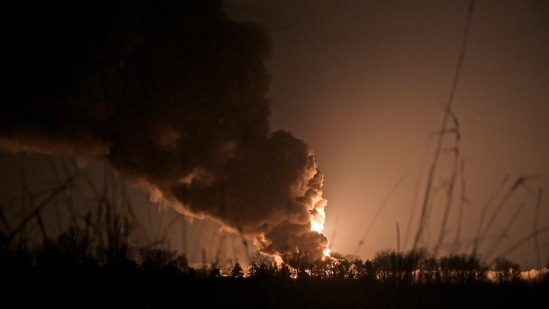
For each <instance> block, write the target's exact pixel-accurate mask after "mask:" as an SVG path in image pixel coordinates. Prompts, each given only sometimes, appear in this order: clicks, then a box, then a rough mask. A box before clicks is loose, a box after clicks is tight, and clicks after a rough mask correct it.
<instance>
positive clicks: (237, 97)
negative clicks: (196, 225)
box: [0, 1, 327, 257]
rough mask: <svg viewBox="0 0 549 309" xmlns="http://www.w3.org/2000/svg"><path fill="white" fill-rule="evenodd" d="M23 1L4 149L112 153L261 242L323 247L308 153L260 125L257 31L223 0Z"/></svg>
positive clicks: (9, 65)
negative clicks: (162, 0) (228, 11)
mask: <svg viewBox="0 0 549 309" xmlns="http://www.w3.org/2000/svg"><path fill="white" fill-rule="evenodd" d="M30 3H31V4H30V5H29V4H28V3H26V2H25V3H16V4H15V7H14V8H12V9H10V10H7V9H6V10H4V11H5V12H4V15H6V16H4V18H3V20H2V30H1V31H2V37H3V39H4V42H5V43H4V44H3V45H4V49H5V50H4V55H5V56H4V57H3V58H2V60H1V61H2V68H3V74H4V75H5V78H4V80H7V82H5V84H4V87H5V89H4V90H3V91H2V94H1V96H2V107H1V108H2V112H1V113H0V146H2V147H3V148H4V149H7V150H9V151H14V152H19V151H32V152H40V153H46V154H64V155H72V156H74V157H75V158H77V159H78V160H80V161H83V162H85V161H88V160H96V159H107V160H108V161H109V162H110V163H111V165H112V167H113V168H114V169H115V170H117V171H118V172H119V173H120V174H121V175H123V176H125V177H127V178H128V179H131V180H133V181H135V182H137V183H140V184H141V185H143V187H144V188H146V189H148V190H150V192H151V193H155V194H156V195H157V196H156V197H157V198H161V199H164V200H168V201H170V202H171V204H172V205H173V207H174V208H176V209H177V210H178V211H180V212H181V213H183V214H186V215H191V216H194V217H201V218H202V217H209V218H212V219H214V220H217V221H218V222H221V223H222V224H224V225H225V226H226V227H227V228H230V229H233V230H235V231H239V232H241V233H243V234H244V235H246V236H248V237H251V238H253V239H254V240H255V241H256V244H257V245H258V247H259V248H260V249H261V250H262V251H264V252H267V253H278V254H282V253H285V252H287V251H295V250H300V251H303V252H307V251H308V252H309V253H310V254H311V255H312V256H313V257H321V256H322V255H323V254H324V253H325V252H326V250H327V239H326V237H324V235H322V234H321V233H320V232H321V228H322V226H323V224H324V217H325V214H324V207H325V206H326V200H325V199H323V198H322V180H323V177H322V174H321V173H320V172H319V170H318V166H317V163H316V161H315V157H314V154H313V152H312V150H311V149H310V148H309V147H308V146H307V145H306V144H305V143H304V142H302V141H301V140H299V139H297V138H295V137H294V136H292V134H291V133H289V132H285V131H275V132H271V129H270V127H269V122H268V117H269V114H270V110H269V102H268V100H267V98H266V92H267V90H268V86H269V81H270V76H269V74H268V72H267V71H266V68H265V65H264V61H265V60H266V59H267V58H268V56H269V53H270V41H269V38H268V36H267V34H266V33H265V31H264V30H263V28H262V27H260V26H259V25H256V24H253V23H243V22H236V21H233V20H231V19H229V18H227V17H226V16H225V15H224V13H223V6H222V2H221V1H174V2H169V4H164V5H162V6H160V5H158V4H156V3H155V2H154V1H137V2H135V3H129V2H128V3H126V2H124V1H122V2H116V3H111V2H110V1H107V2H105V3H103V2H101V3H97V2H96V1H65V2H63V1H59V2H57V1H56V2H53V3H50V2H46V1H35V3H34V2H33V1H31V2H30ZM311 222H313V223H311ZM311 224H312V226H311Z"/></svg>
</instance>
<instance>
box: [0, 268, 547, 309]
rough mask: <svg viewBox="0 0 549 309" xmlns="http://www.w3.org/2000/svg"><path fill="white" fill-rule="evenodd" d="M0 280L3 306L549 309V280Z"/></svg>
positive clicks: (90, 275)
mask: <svg viewBox="0 0 549 309" xmlns="http://www.w3.org/2000/svg"><path fill="white" fill-rule="evenodd" d="M2 281H3V282H2V283H3V286H4V288H2V293H1V298H2V303H3V304H4V305H6V304H11V305H10V306H9V307H11V308H30V307H31V306H32V307H34V306H39V307H41V308H43V307H45V306H48V307H49V306H52V307H54V308H198V307H200V308H202V307H208V308H210V307H217V308H233V307H234V308H237V307H238V308H249V307H255V308H549V284H547V283H543V284H541V283H540V284H525V283H517V284H505V285H496V284H491V283H478V282H477V283H470V284H429V285H402V284H389V283H379V282H366V281H360V280H342V279H340V280H335V279H333V280H328V279H324V280H321V279H315V280H312V279H310V280H293V279H277V278H264V279H260V278H240V279H233V278H190V277H181V276H171V275H166V274H162V275H159V274H155V273H150V272H135V271H133V272H121V271H117V272H107V271H105V270H99V271H98V270H94V271H93V272H90V271H87V272H86V271H77V272H60V273H54V272H51V270H50V271H48V272H42V273H41V272H32V273H11V274H7V275H6V274H3V275H2ZM2 307H4V306H2ZM4 308H7V307H4Z"/></svg>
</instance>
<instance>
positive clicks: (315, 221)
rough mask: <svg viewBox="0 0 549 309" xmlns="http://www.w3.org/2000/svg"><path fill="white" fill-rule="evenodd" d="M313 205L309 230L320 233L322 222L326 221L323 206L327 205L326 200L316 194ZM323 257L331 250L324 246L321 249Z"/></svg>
mask: <svg viewBox="0 0 549 309" xmlns="http://www.w3.org/2000/svg"><path fill="white" fill-rule="evenodd" d="M313 205H314V207H313V209H312V210H311V231H315V232H317V233H319V234H322V231H323V230H324V222H325V221H326V212H325V211H324V207H326V205H327V200H326V199H323V198H322V197H321V196H317V197H316V199H315V201H314V204H313ZM322 253H323V254H324V257H329V256H330V253H331V250H330V248H328V247H326V248H324V249H322Z"/></svg>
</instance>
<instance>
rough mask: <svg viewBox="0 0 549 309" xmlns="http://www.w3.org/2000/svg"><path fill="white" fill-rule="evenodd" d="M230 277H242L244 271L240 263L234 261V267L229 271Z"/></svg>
mask: <svg viewBox="0 0 549 309" xmlns="http://www.w3.org/2000/svg"><path fill="white" fill-rule="evenodd" d="M231 277H233V278H242V277H244V271H243V269H242V266H240V263H238V262H237V263H235V264H234V267H233V269H232V271H231Z"/></svg>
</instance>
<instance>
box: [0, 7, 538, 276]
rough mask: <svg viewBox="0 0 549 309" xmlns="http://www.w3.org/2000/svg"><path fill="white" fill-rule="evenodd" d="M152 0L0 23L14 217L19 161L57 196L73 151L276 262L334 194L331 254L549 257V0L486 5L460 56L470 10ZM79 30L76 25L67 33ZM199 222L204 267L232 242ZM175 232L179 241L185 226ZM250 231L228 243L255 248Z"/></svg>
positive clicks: (3, 142) (6, 166) (528, 263)
mask: <svg viewBox="0 0 549 309" xmlns="http://www.w3.org/2000/svg"><path fill="white" fill-rule="evenodd" d="M197 2H199V1H197ZM140 3H143V4H142V5H138V6H131V5H128V6H124V5H120V6H117V7H114V6H113V7H109V8H105V7H100V6H90V7H84V6H82V7H79V8H76V10H77V11H78V12H79V13H78V14H80V15H78V14H76V15H73V12H74V11H71V10H69V9H66V8H65V9H60V8H59V10H57V11H55V10H53V11H51V10H49V9H51V8H48V10H45V11H40V10H36V12H35V13H34V14H36V15H33V14H31V15H30V16H31V17H33V18H36V19H35V20H34V21H33V19H32V18H31V17H28V16H29V15H26V14H23V13H22V12H26V11H25V10H26V9H27V8H26V7H24V5H21V6H20V7H19V9H20V11H19V12H17V11H16V12H15V13H13V12H11V13H10V12H7V11H6V12H4V13H3V14H10V16H9V18H4V21H3V22H2V28H3V29H2V34H3V36H4V37H6V38H7V40H8V42H9V43H11V44H10V46H12V48H8V49H7V52H6V56H4V57H3V60H2V66H3V67H4V68H6V70H3V71H4V73H3V74H8V75H9V76H8V78H9V80H10V81H9V82H8V83H6V84H4V86H3V87H6V88H5V89H3V94H2V101H3V104H2V109H3V110H2V116H0V120H1V122H0V146H2V148H3V149H4V150H5V152H3V153H1V162H0V167H1V168H2V171H3V173H2V174H3V175H2V181H3V183H4V184H5V185H4V187H3V189H1V191H0V192H1V193H2V196H3V204H2V206H3V209H4V207H7V206H4V205H7V204H8V203H7V201H9V200H13V198H14V196H17V195H18V194H19V193H18V192H19V191H21V190H23V189H21V182H20V181H17V180H16V178H17V177H19V176H20V175H21V174H22V173H21V170H22V169H23V170H25V173H23V174H25V175H26V181H28V182H29V183H33V184H34V185H36V186H37V187H40V186H45V185H46V183H47V181H45V180H44V179H51V178H52V176H51V175H49V176H48V175H46V174H47V173H51V171H52V169H51V166H50V165H49V159H48V158H54V160H55V163H54V165H56V166H60V164H61V162H73V161H75V160H74V159H75V158H76V161H77V162H78V163H79V164H80V165H81V166H86V167H85V168H84V170H85V171H86V172H88V173H90V174H92V175H96V174H97V173H99V174H101V173H102V170H103V169H104V168H110V167H113V168H114V170H116V171H117V173H118V174H119V175H121V176H122V178H124V179H127V180H129V181H130V182H131V183H132V184H135V183H139V184H141V185H143V184H144V183H145V184H146V185H147V188H149V189H150V188H151V186H152V187H155V188H156V189H158V190H153V192H156V193H158V191H160V192H163V193H164V196H165V197H167V198H168V199H172V200H173V201H177V202H180V203H183V204H185V203H189V204H192V205H197V206H196V207H195V208H193V207H194V206H193V207H191V212H193V211H194V213H195V215H196V214H197V213H198V214H200V215H202V214H204V215H206V216H213V217H215V218H216V219H215V220H217V221H218V222H222V223H224V224H226V225H228V226H230V227H232V229H233V230H239V229H240V230H244V232H246V233H248V234H250V235H258V233H267V234H269V237H267V238H268V239H269V241H271V240H275V239H284V240H281V242H276V241H275V242H274V243H275V245H269V241H267V242H264V243H262V245H261V247H262V248H263V249H264V250H265V251H267V252H277V251H278V250H283V249H284V248H287V247H292V246H293V245H295V244H303V243H306V244H307V246H313V247H314V246H315V245H317V244H321V245H322V244H324V241H325V240H324V239H316V238H314V237H312V236H311V235H313V234H310V233H306V232H304V231H303V228H304V227H307V224H306V222H307V218H308V217H307V216H308V215H307V211H306V208H307V207H310V206H309V205H311V203H312V202H311V201H314V200H315V197H317V195H318V194H319V192H320V191H321V193H322V196H323V198H325V199H327V201H328V204H327V206H326V209H325V210H326V222H325V229H324V234H325V235H326V237H327V238H328V241H329V246H330V248H331V250H332V251H335V252H339V253H342V254H354V255H358V256H360V257H362V258H364V259H366V258H372V257H373V256H374V254H375V252H376V251H378V250H381V249H386V248H393V249H396V248H397V246H400V249H401V250H402V251H404V250H409V249H411V248H412V247H413V246H414V243H415V244H416V247H425V248H428V249H429V250H431V251H433V250H437V251H438V252H437V253H438V255H439V256H440V255H444V254H448V253H457V252H460V253H461V252H463V253H470V252H471V251H472V248H473V244H474V240H475V238H477V240H478V236H479V234H482V235H483V237H482V239H481V240H480V243H479V245H478V249H477V252H478V253H479V254H480V256H481V258H487V259H490V258H495V257H497V256H498V255H500V254H503V253H505V254H506V256H507V257H508V258H510V259H513V260H514V261H516V262H518V263H519V264H520V265H521V266H522V267H523V268H525V269H526V268H530V267H538V266H540V265H538V263H541V264H543V265H544V264H546V263H547V262H548V260H549V254H548V252H549V232H548V231H547V228H546V229H545V230H543V231H544V232H543V233H540V234H539V235H538V236H539V237H538V242H537V246H536V243H535V237H529V235H531V234H532V233H533V232H534V229H535V227H536V226H537V228H538V229H542V228H544V227H546V226H547V225H549V205H548V204H547V195H548V194H549V193H548V192H547V190H548V189H549V180H548V176H549V175H548V173H549V121H548V120H549V88H548V87H547V85H548V82H549V57H548V55H549V4H548V3H547V2H546V1H543V0H537V1H536V0H532V1H500V0H477V1H474V7H473V10H472V11H471V12H472V15H471V19H470V23H469V32H468V40H467V42H466V45H465V49H464V50H462V44H463V39H464V31H465V29H466V22H467V20H468V13H469V12H470V7H471V6H470V5H471V1H468V0H463V1H434V0H433V1H397V0H394V1H343V2H342V1H324V0H322V1H307V0H306V1H289V0H281V1H270V2H265V1H248V0H230V1H225V3H224V8H223V9H221V6H220V5H221V4H220V2H216V1H213V2H212V4H211V5H209V6H208V5H205V6H202V7H201V6H200V5H194V4H193V5H187V6H185V5H181V7H180V9H181V11H177V10H174V9H173V8H155V7H154V5H153V6H151V4H150V3H148V2H147V1H142V2H140ZM191 3H195V2H194V1H191ZM76 7H77V6H76ZM195 7H197V8H198V9H197V10H198V11H193V10H195V9H196V8H195ZM42 9H43V8H42ZM73 9H75V8H73ZM105 10H106V11H105ZM107 11H108V13H105V12H107ZM37 12H47V13H48V14H50V13H51V14H52V15H47V14H44V13H40V14H38V13H37ZM178 12H183V13H181V15H180V14H179V13H178ZM223 12H224V13H226V15H227V16H229V17H230V18H232V19H233V20H231V19H227V18H226V17H225V16H224V14H223ZM121 16H122V17H123V18H120V17H121ZM23 18H26V19H24V20H22V19H23ZM86 18H89V20H86ZM52 20H55V21H57V22H54V23H51V21H52ZM234 20H236V21H244V20H245V21H253V22H255V23H250V24H241V23H237V22H235V21H234ZM36 21H39V22H38V23H37V22H36ZM256 23H257V24H256ZM74 24H77V25H81V26H82V27H81V28H78V27H77V28H75V29H78V31H81V32H78V31H76V32H75V31H68V30H67V29H68V26H70V25H74ZM44 25H47V26H44ZM90 25H93V26H90ZM69 28H70V27H69ZM23 35H24V36H23ZM29 37H30V38H29ZM205 37H206V38H207V39H204V38H205ZM52 42H53V43H52ZM212 42H215V43H212ZM460 51H463V52H464V54H463V62H462V65H461V67H460V71H459V72H460V74H459V78H458V79H457V84H456V88H455V95H454V96H453V97H452V105H451V114H450V115H451V117H449V121H448V124H447V126H446V129H447V132H445V133H444V135H443V137H444V139H443V143H442V147H441V152H440V157H439V158H440V160H439V161H438V163H437V173H436V174H435V175H433V180H432V185H431V189H432V190H431V191H429V192H430V195H429V196H430V201H431V202H430V203H429V204H428V205H426V208H425V212H426V213H425V216H424V221H423V230H422V234H421V235H419V237H416V236H417V231H418V227H419V222H420V217H421V213H422V206H423V205H422V202H423V200H424V197H425V192H426V186H427V179H428V176H429V169H430V167H431V165H432V164H433V158H434V156H435V146H436V143H437V141H438V138H439V136H440V130H441V122H442V120H443V117H444V115H445V108H446V107H447V106H448V100H449V97H450V93H451V89H452V83H453V81H454V78H455V76H456V71H457V64H458V59H459V56H460ZM6 72H7V73H6ZM277 130H283V131H277ZM271 132H277V133H276V134H274V135H270V133H271ZM30 153H33V154H30ZM312 153H314V157H312V156H311V154H312ZM45 155H53V157H48V156H45ZM243 158H244V159H243ZM314 158H316V160H315V159H314ZM84 162H87V164H88V165H85V164H83V163H84ZM269 162H275V163H276V164H275V163H269ZM456 162H457V163H456ZM317 165H318V166H317ZM25 166H26V167H25ZM316 167H318V169H319V171H320V172H321V174H322V175H323V177H324V178H323V180H324V181H323V183H322V179H319V177H320V175H321V174H320V172H319V173H318V174H315V173H314V172H315V171H316ZM189 175H192V176H189ZM265 175H267V176H265ZM314 175H319V176H316V177H315V176H314ZM452 175H454V177H452ZM258 177H259V178H258ZM320 178H321V177H320ZM182 179H186V180H184V181H182ZM258 179H261V180H260V181H258ZM311 179H313V180H314V181H312V182H310V180H311ZM452 180H453V181H452ZM452 183H453V184H454V185H453V187H452V185H451V184H452ZM249 184H254V188H253V189H250V186H249ZM296 184H305V185H301V186H300V185H296ZM240 188H246V189H240ZM288 188H292V189H291V190H289V189H288ZM452 188H453V190H452ZM320 189H321V190H320ZM128 190H129V192H130V193H131V194H132V196H133V198H135V200H136V201H138V202H137V204H139V206H140V207H139V209H140V210H139V211H138V213H139V215H140V216H142V217H143V218H144V221H150V220H153V221H154V220H156V219H151V217H152V216H165V214H162V212H158V211H157V210H156V207H155V205H154V204H153V205H151V204H149V203H148V202H147V201H146V200H147V195H148V193H146V192H147V190H137V189H135V188H133V187H130V188H129V189H128ZM2 191H3V192H2ZM219 192H225V193H223V194H220V193H219ZM249 192H252V193H249ZM224 194H226V195H224ZM449 195H451V196H452V201H453V202H452V203H451V204H450V208H449V211H448V214H447V223H446V226H445V227H444V228H442V227H441V223H442V222H443V221H444V212H445V209H446V206H447V202H446V199H447V197H448V196H449ZM227 196H229V198H228V197H227ZM296 197H301V199H297V200H298V201H297V202H296ZM220 201H222V203H221V202H220ZM220 203H221V204H224V205H225V206H224V207H225V208H222V207H221V206H219V205H220ZM141 204H143V205H141ZM226 205H229V206H226ZM280 205H284V207H282V208H280V209H284V210H280V211H273V209H274V208H277V207H279V206H280ZM321 206H323V204H322V205H321ZM321 206H319V207H321ZM227 207H228V208H227ZM231 207H232V208H231ZM227 209H229V210H230V211H229V210H227ZM304 209H305V210H304ZM187 210H188V209H187ZM167 211H168V212H169V211H170V210H167ZM182 211H183V212H185V211H186V210H182ZM5 212H6V211H5ZM8 213H9V211H8ZM169 214H170V216H173V215H175V212H173V211H172V212H169ZM282 218H293V219H282ZM296 218H297V219H296ZM162 220H164V219H161V220H159V222H160V223H158V222H157V223H156V224H162V222H164V221H162ZM204 222H206V221H202V220H194V223H193V224H192V225H189V226H188V233H189V234H188V241H187V246H188V247H187V251H188V252H189V255H190V256H191V259H192V258H193V257H194V259H199V257H198V256H197V253H196V252H197V251H199V250H200V249H198V248H207V249H208V250H209V252H210V251H211V252H215V249H216V246H219V241H220V239H222V240H224V241H228V239H229V237H228V236H220V232H216V229H217V227H218V225H217V223H208V224H207V226H206V227H205V223H204ZM258 222H261V224H258ZM479 223H482V224H479ZM397 226H398V230H399V233H400V238H399V240H400V241H399V240H398V238H397ZM156 228H158V229H161V227H158V226H157V227H156ZM170 231H171V233H174V234H177V235H174V236H173V237H174V239H176V240H174V241H173V243H177V244H179V243H180V242H181V240H180V239H179V237H180V230H175V229H172V230H170ZM206 231H208V232H206ZM288 231H293V232H288ZM479 231H480V232H479ZM286 232H288V233H286ZM216 233H217V234H216ZM441 234H442V235H443V237H442V238H441V237H440V235H441ZM534 234H535V233H534ZM213 235H215V236H213ZM223 235H224V234H223ZM289 235H300V236H299V237H294V236H289ZM252 238H253V237H252ZM290 238H291V239H290ZM416 238H417V241H415V240H416ZM214 239H215V240H214ZM235 239H236V240H234V243H231V244H230V245H227V248H232V249H230V250H229V249H228V251H231V250H233V251H234V252H236V251H238V249H235V248H236V247H239V246H240V247H241V246H242V245H241V240H240V239H239V238H238V237H236V238H235ZM212 244H214V245H212ZM517 244H518V245H517ZM174 246H175V247H176V248H177V245H174ZM212 247H213V248H212ZM536 247H537V248H538V249H539V251H536ZM537 252H539V254H538V253H537ZM212 254H214V253H212ZM231 254H233V253H226V255H227V256H231ZM235 254H236V253H235ZM198 255H199V254H198ZM210 256H211V254H210Z"/></svg>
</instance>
